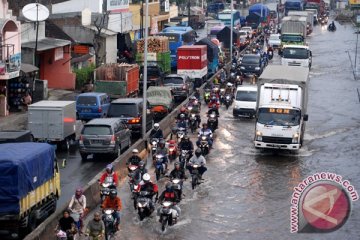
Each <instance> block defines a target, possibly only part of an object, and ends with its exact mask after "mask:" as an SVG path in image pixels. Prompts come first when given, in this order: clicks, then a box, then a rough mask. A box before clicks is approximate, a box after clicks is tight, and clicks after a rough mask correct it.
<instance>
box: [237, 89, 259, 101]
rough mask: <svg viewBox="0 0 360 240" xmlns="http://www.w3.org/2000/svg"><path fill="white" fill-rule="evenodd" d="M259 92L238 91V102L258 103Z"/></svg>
mask: <svg viewBox="0 0 360 240" xmlns="http://www.w3.org/2000/svg"><path fill="white" fill-rule="evenodd" d="M256 97H257V92H256V91H245V90H241V91H237V93H236V100H237V101H243V102H256Z"/></svg>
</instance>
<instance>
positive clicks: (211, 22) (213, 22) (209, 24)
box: [206, 19, 225, 38]
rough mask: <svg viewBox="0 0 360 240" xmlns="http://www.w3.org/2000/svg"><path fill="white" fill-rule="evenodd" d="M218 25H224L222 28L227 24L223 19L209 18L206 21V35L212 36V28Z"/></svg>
mask: <svg viewBox="0 0 360 240" xmlns="http://www.w3.org/2000/svg"><path fill="white" fill-rule="evenodd" d="M217 26H222V28H224V27H225V24H224V23H223V22H222V21H221V20H217V19H210V20H207V21H206V36H208V37H210V38H211V36H210V35H211V34H210V32H211V29H212V28H213V27H217ZM222 28H221V29H222ZM215 37H216V34H215Z"/></svg>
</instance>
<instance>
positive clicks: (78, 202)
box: [69, 188, 86, 232]
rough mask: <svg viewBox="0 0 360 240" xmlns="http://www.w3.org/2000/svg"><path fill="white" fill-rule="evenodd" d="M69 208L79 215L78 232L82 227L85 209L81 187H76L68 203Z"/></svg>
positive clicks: (84, 199)
mask: <svg viewBox="0 0 360 240" xmlns="http://www.w3.org/2000/svg"><path fill="white" fill-rule="evenodd" d="M69 210H70V211H71V212H73V213H78V214H79V215H80V232H82V228H83V218H84V215H85V211H86V197H85V195H84V194H83V190H82V189H81V188H77V189H76V191H75V194H74V195H73V196H72V198H71V201H70V203H69Z"/></svg>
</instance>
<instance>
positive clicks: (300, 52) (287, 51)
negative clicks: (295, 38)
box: [283, 48, 309, 59]
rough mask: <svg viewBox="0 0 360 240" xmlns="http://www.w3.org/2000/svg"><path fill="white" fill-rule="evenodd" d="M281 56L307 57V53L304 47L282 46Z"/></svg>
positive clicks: (292, 57) (291, 57)
mask: <svg viewBox="0 0 360 240" xmlns="http://www.w3.org/2000/svg"><path fill="white" fill-rule="evenodd" d="M283 57H284V58H290V59H308V58H309V53H308V50H307V49H306V48H284V49H283Z"/></svg>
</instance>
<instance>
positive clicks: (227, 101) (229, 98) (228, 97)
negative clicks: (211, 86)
mask: <svg viewBox="0 0 360 240" xmlns="http://www.w3.org/2000/svg"><path fill="white" fill-rule="evenodd" d="M231 104H232V96H231V95H230V94H226V95H225V107H226V109H229V107H230V105H231Z"/></svg>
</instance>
